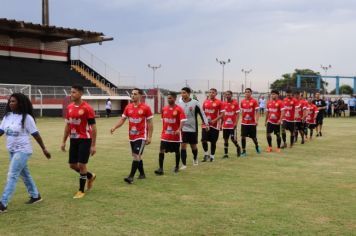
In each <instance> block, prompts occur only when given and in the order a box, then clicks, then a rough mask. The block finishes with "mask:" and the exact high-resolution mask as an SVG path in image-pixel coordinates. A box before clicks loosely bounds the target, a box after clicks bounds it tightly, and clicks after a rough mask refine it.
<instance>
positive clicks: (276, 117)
mask: <svg viewBox="0 0 356 236" xmlns="http://www.w3.org/2000/svg"><path fill="white" fill-rule="evenodd" d="M278 96H279V92H278V90H272V91H271V98H272V99H271V100H270V101H268V103H267V108H266V121H265V125H266V128H267V132H266V134H267V143H268V148H267V150H266V152H272V135H271V134H272V133H274V135H276V139H277V149H276V152H281V141H282V140H281V123H282V118H283V116H284V105H283V102H282V101H281V100H280V99H279V98H278Z"/></svg>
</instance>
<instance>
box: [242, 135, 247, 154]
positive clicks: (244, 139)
mask: <svg viewBox="0 0 356 236" xmlns="http://www.w3.org/2000/svg"><path fill="white" fill-rule="evenodd" d="M241 145H242V151H244V152H246V138H241Z"/></svg>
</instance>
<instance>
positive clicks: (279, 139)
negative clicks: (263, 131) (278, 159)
mask: <svg viewBox="0 0 356 236" xmlns="http://www.w3.org/2000/svg"><path fill="white" fill-rule="evenodd" d="M281 142H282V139H281V136H280V135H277V147H278V148H281Z"/></svg>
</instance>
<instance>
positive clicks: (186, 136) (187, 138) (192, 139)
mask: <svg viewBox="0 0 356 236" xmlns="http://www.w3.org/2000/svg"><path fill="white" fill-rule="evenodd" d="M182 140H183V143H189V144H197V143H198V133H196V132H184V131H183V132H182Z"/></svg>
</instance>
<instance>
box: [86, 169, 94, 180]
mask: <svg viewBox="0 0 356 236" xmlns="http://www.w3.org/2000/svg"><path fill="white" fill-rule="evenodd" d="M92 177H93V174H92V173H90V172H89V171H88V172H87V179H91V178H92Z"/></svg>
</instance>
